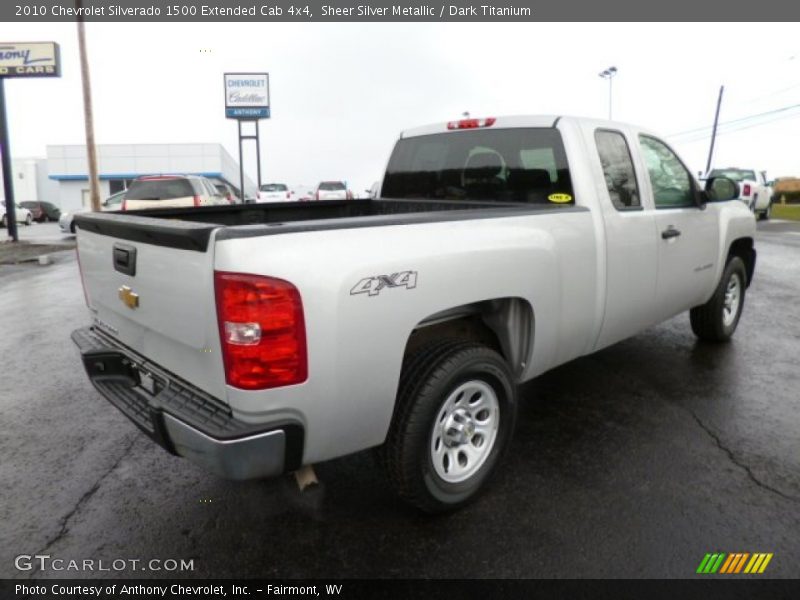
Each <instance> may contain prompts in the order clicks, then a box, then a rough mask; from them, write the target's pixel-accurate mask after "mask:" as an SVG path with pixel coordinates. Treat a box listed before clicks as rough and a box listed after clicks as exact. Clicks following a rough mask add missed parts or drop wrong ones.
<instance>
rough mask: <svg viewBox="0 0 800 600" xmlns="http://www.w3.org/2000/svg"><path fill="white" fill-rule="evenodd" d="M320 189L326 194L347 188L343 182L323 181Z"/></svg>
mask: <svg viewBox="0 0 800 600" xmlns="http://www.w3.org/2000/svg"><path fill="white" fill-rule="evenodd" d="M319 189H320V190H322V191H324V192H338V191H340V190H344V189H346V188H345V187H344V184H343V183H342V182H341V181H323V182H322V183H320V184H319Z"/></svg>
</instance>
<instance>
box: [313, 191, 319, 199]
mask: <svg viewBox="0 0 800 600" xmlns="http://www.w3.org/2000/svg"><path fill="white" fill-rule="evenodd" d="M314 198H316V199H317V200H319V190H317V193H316V194H314Z"/></svg>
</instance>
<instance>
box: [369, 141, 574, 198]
mask: <svg viewBox="0 0 800 600" xmlns="http://www.w3.org/2000/svg"><path fill="white" fill-rule="evenodd" d="M381 197H383V198H429V199H442V200H496V201H501V202H526V203H538V204H548V203H551V202H554V203H559V204H561V203H563V204H571V203H574V200H573V197H572V182H571V181H570V175H569V168H568V166H567V158H566V155H565V153H564V146H563V143H562V141H561V134H560V133H559V132H558V130H556V129H552V128H546V129H545V128H535V129H534V128H528V129H522V128H517V129H475V130H466V131H456V132H453V133H447V134H433V135H424V136H418V137H411V138H406V139H401V140H400V141H399V142H397V145H396V146H395V149H394V152H392V157H391V159H390V160H389V166H388V168H387V172H386V178H385V179H384V183H383V189H382V190H381Z"/></svg>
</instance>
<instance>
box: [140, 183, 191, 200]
mask: <svg viewBox="0 0 800 600" xmlns="http://www.w3.org/2000/svg"><path fill="white" fill-rule="evenodd" d="M185 196H194V190H193V189H192V184H191V183H189V182H188V181H187V180H186V179H144V180H141V181H134V182H133V183H132V184H131V187H130V188H129V189H128V192H127V193H126V195H125V197H126V198H127V199H128V200H172V199H173V198H183V197H185Z"/></svg>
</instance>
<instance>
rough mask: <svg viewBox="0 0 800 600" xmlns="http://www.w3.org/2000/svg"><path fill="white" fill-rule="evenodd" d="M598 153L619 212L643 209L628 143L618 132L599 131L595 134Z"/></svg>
mask: <svg viewBox="0 0 800 600" xmlns="http://www.w3.org/2000/svg"><path fill="white" fill-rule="evenodd" d="M594 139H595V142H596V143H597V153H598V154H599V156H600V164H601V165H602V166H603V175H605V178H606V187H607V188H608V195H609V197H610V198H611V202H612V204H614V207H615V208H616V209H618V210H625V209H628V208H641V206H642V202H641V200H640V198H639V186H638V185H637V184H636V171H634V169H633V160H632V159H631V152H630V150H629V148H628V142H626V141H625V136H623V135H622V134H621V133H620V132H618V131H607V130H602V129H598V130H597V131H596V132H595V134H594Z"/></svg>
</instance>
